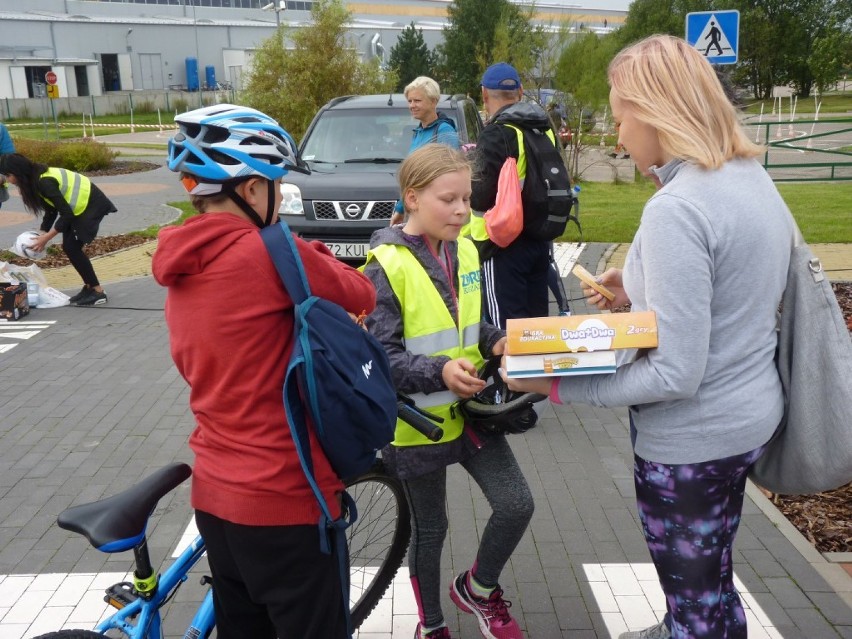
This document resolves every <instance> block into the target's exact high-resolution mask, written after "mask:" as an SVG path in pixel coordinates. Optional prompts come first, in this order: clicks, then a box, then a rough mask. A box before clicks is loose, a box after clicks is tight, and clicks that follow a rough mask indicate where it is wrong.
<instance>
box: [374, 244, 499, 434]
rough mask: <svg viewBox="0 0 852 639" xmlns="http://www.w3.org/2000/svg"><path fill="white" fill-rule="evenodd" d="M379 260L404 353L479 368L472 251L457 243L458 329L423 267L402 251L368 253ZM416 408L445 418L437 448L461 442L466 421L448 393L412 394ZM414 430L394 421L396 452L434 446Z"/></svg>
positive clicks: (390, 247)
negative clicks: (398, 317) (394, 302)
mask: <svg viewBox="0 0 852 639" xmlns="http://www.w3.org/2000/svg"><path fill="white" fill-rule="evenodd" d="M371 259H375V260H378V262H379V264H381V265H382V269H384V272H385V274H386V275H387V278H388V280H389V281H390V285H391V288H393V292H394V294H395V295H396V297H397V299H398V300H399V303H400V307H401V308H402V328H403V341H404V343H405V349H406V350H407V351H409V352H411V353H414V354H415V355H428V356H438V355H446V356H447V357H449V358H451V359H456V358H459V357H466V358H467V359H469V360H470V361H471V362H472V363H473V365H474V366H476V367H477V368H481V367H482V364H483V362H484V360H483V359H482V354H481V353H480V352H479V323H480V321H481V318H482V297H481V293H480V270H479V257H478V255H477V252H476V247H475V246H474V245H473V243H472V242H471V241H470V240H468V239H465V238H459V240H458V259H459V272H458V281H457V282H456V283H455V285H456V292H457V294H458V309H459V310H458V314H459V317H458V325H456V322H455V320H454V318H453V316H452V315H451V314H450V310H449V309H448V308H447V305H446V304H445V302H444V300H443V299H442V298H441V294H440V293H439V292H438V289H436V288H435V285H434V284H433V283H432V280H431V279H430V278H429V274H428V273H427V272H426V270H425V269H424V268H423V266H422V264H420V262H419V261H418V260H417V258H416V257H415V256H414V255H413V254H412V253H411V251H409V250H408V249H407V248H406V247H404V246H400V245H397V244H383V245H381V246H377V247H376V248H374V249H371V250H370V252H369V254H368V255H367V261H368V262H369V261H370V260H371ZM411 398H412V399H413V400H414V401H415V402H416V404H417V406H418V407H420V408H423V409H425V410H427V411H429V412H430V413H433V414H435V415H438V416H440V417H443V418H444V422H443V423H442V424H441V428H443V430H444V437H443V438H442V439H441V441H440V442H438V443H444V442H449V441H452V440H454V439H457V438H458V437H460V436H461V434H462V430H463V429H464V420H463V419H462V418H461V416H459V415H458V412H456V413H455V416H453V414H451V410H450V407H451V406H452V405H453V404H454V403H456V402H457V401H458V399H459V397H458V395H456V394H455V393H453V392H452V391H450V390H443V391H438V392H435V393H415V394H413V395H411ZM432 443H435V442H431V441H430V440H428V439H427V438H426V437H425V436H423V435H421V434H420V433H419V432H418V431H416V430H415V429H414V428H412V427H411V426H409V425H408V424H406V423H405V422H403V421H402V420H398V421H397V423H396V433H395V435H394V440H393V444H394V446H419V445H421V444H432Z"/></svg>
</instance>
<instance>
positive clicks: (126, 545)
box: [98, 530, 145, 552]
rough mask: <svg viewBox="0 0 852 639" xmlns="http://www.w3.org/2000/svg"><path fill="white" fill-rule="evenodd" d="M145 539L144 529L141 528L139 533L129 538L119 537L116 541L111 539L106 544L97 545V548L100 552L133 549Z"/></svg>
mask: <svg viewBox="0 0 852 639" xmlns="http://www.w3.org/2000/svg"><path fill="white" fill-rule="evenodd" d="M144 539H145V531H144V530H143V531H142V532H141V533H139V534H138V535H136V536H135V537H130V538H129V539H119V540H118V541H111V542H109V543H108V544H104V545H103V546H101V547H99V548H98V550H100V551H101V552H124V551H125V550H133V549H134V548H136V546H138V545H139V544H141V543H142V541H143V540H144Z"/></svg>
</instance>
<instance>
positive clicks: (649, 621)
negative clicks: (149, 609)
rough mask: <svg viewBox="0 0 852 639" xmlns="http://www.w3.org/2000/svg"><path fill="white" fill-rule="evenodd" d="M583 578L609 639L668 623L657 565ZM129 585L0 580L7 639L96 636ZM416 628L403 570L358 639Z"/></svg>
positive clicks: (758, 613)
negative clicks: (92, 632) (88, 632)
mask: <svg viewBox="0 0 852 639" xmlns="http://www.w3.org/2000/svg"><path fill="white" fill-rule="evenodd" d="M192 528H194V525H191V526H190V527H188V528H187V532H186V533H185V535H187V536H189V535H193V533H192V532H191V529H192ZM193 536H194V535H193ZM583 573H584V574H583V575H578V577H579V578H580V579H583V577H585V580H586V581H587V582H588V584H589V587H590V588H591V590H592V593H593V594H594V597H595V600H596V604H597V607H598V609H599V611H600V612H599V613H592V614H593V615H594V614H600V615H601V617H602V619H603V622H604V625H605V626H606V629H607V635H608V636H609V637H610V638H615V637H618V635H619V634H620V633H622V632H625V631H627V630H639V629H642V628H646V627H648V626H652V625H654V624H655V623H657V622H658V621H659V620H660V619H662V618H663V615H664V614H665V608H666V605H665V598H664V597H663V593H662V590H661V589H660V586H659V582H658V581H657V574H656V571H655V570H654V566H653V565H652V564H648V563H632V564H628V563H613V564H583ZM447 578H448V579H449V577H447ZM129 579H131V575H130V573H127V574H124V573H97V574H95V573H86V574H70V575H69V574H65V573H51V574H43V575H0V637H1V638H2V639H24V638H25V637H32V636H34V635H38V634H41V633H44V632H48V631H50V630H58V629H62V628H93V627H94V626H95V624H97V623H98V622H99V621H100V620H101V619H102V618H103V617H104V616H105V615H106V614H107V613H108V612H109V610H111V609H109V608H108V606H107V605H106V604H104V602H103V591H104V589H105V588H107V587H108V586H110V585H112V584H114V583H117V582H120V581H128V580H129ZM734 583H735V584H736V586H737V589H738V590H739V592H740V595H741V596H742V601H743V606H744V608H745V613H746V618H747V619H748V627H749V638H750V639H783V637H782V635H781V633H780V632H778V630H777V629H776V628H775V626H774V625H773V623H772V620H771V619H770V618H769V617H768V615H767V614H766V612H765V611H764V610H763V609H762V608H761V606H760V604H759V603H758V602H757V599H756V598H755V597H754V596H753V595H751V594H750V593H749V592H748V591H746V589H745V586H744V585H743V583H742V581H741V580H740V579H739V578H738V577H736V576H735V577H734ZM357 587H358V585H357V584H353V588H357ZM523 587H524V585H523V583H521V584H519V585H518V588H519V589H520V590H521V591H523ZM513 594H514V593H513ZM509 599H511V596H509ZM416 625H417V605H416V603H415V601H414V595H413V593H412V590H411V584H410V582H409V575H408V569H407V568H406V567H405V566H403V567H402V568H400V570H399V572H398V573H397V575H396V577H395V578H394V580H393V583H392V585H391V587H390V588H389V589H388V592H387V593H386V594H385V596H384V597H383V598H382V599H381V601H380V602H379V604H378V606H377V607H376V609H375V611H374V612H373V613H372V614H371V615H370V616H369V617H368V618H367V620H366V621H365V622H364V624H363V625H362V626H361V628H360V630H359V632H358V633H356V635H355V637H356V639H398V638H404V639H410V637H411V636H412V635H413V634H414V628H415V626H416ZM177 630H181V631H182V630H183V628H180V629H176V628H171V629H169V631H170V632H172V633H173V632H175V631H177Z"/></svg>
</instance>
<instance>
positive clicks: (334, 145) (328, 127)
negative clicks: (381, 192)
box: [301, 106, 451, 164]
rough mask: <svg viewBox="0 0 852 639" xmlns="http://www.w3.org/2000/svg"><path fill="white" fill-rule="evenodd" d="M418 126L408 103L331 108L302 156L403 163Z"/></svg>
mask: <svg viewBox="0 0 852 639" xmlns="http://www.w3.org/2000/svg"><path fill="white" fill-rule="evenodd" d="M448 115H451V114H448ZM415 126H417V120H415V119H414V118H412V117H411V114H410V113H409V112H408V109H407V108H406V107H405V106H403V107H401V108H396V107H386V106H382V107H375V108H372V109H330V110H328V111H325V112H324V113H323V114H322V115H320V117H319V119H318V120H317V122H316V124H315V125H314V128H313V130H311V132H310V135H309V137H307V138H306V139H305V140H304V142H303V145H302V149H301V151H302V159H304V160H305V161H306V162H316V163H335V164H336V163H344V162H348V163H370V162H376V163H395V162H402V160H403V159H405V156H406V155H408V147H409V146H410V145H411V130H412V129H413V128H414V127H415Z"/></svg>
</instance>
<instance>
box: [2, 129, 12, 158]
mask: <svg viewBox="0 0 852 639" xmlns="http://www.w3.org/2000/svg"><path fill="white" fill-rule="evenodd" d="M14 152H15V143H14V142H12V137H11V136H10V135H9V129H7V128H6V125H5V124H0V155H5V154H6V153H14Z"/></svg>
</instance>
